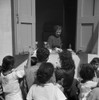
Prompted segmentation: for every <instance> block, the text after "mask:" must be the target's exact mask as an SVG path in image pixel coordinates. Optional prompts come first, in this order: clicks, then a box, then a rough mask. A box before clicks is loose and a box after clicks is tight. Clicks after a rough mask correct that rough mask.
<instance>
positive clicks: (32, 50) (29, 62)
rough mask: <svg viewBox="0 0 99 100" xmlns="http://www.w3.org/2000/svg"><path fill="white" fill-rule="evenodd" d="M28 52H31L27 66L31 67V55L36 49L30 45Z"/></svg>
mask: <svg viewBox="0 0 99 100" xmlns="http://www.w3.org/2000/svg"><path fill="white" fill-rule="evenodd" d="M28 53H29V54H28V59H27V64H26V66H25V68H29V67H31V56H32V54H33V53H34V49H33V48H31V47H29V52H28Z"/></svg>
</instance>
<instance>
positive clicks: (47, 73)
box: [37, 62, 54, 84]
mask: <svg viewBox="0 0 99 100" xmlns="http://www.w3.org/2000/svg"><path fill="white" fill-rule="evenodd" d="M53 72H54V66H53V64H51V63H49V62H44V63H42V64H41V65H40V67H39V69H38V71H37V81H38V83H39V84H45V83H46V82H48V81H49V80H50V79H51V77H52V76H53Z"/></svg>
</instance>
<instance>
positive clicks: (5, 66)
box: [2, 56, 15, 72]
mask: <svg viewBox="0 0 99 100" xmlns="http://www.w3.org/2000/svg"><path fill="white" fill-rule="evenodd" d="M14 63H15V60H14V57H13V56H5V57H4V58H3V60H2V71H3V72H6V71H8V70H11V69H12V68H13V66H14Z"/></svg>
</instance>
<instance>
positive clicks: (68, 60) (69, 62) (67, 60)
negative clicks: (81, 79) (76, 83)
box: [59, 50, 75, 70]
mask: <svg viewBox="0 0 99 100" xmlns="http://www.w3.org/2000/svg"><path fill="white" fill-rule="evenodd" d="M59 58H60V63H61V67H62V68H63V69H65V70H71V69H73V68H74V69H75V64H74V61H73V59H72V54H71V52H70V51H68V50H63V51H62V52H61V53H59Z"/></svg>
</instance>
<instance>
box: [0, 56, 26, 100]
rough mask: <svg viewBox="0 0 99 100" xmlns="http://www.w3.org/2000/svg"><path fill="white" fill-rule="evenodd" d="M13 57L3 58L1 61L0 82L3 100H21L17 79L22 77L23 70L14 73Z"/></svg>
mask: <svg viewBox="0 0 99 100" xmlns="http://www.w3.org/2000/svg"><path fill="white" fill-rule="evenodd" d="M14 63H15V61H14V57H13V56H5V57H4V58H3V61H2V69H1V77H0V82H1V84H2V87H3V91H4V94H5V100H23V99H22V94H21V89H20V86H19V82H18V78H22V77H23V76H24V74H25V73H24V70H20V71H15V70H14V69H13V68H14Z"/></svg>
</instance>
